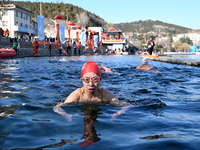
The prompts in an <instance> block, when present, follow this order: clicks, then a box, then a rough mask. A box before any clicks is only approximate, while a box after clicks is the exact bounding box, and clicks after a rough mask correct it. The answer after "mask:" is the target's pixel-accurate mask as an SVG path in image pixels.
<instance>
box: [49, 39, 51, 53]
mask: <svg viewBox="0 0 200 150" xmlns="http://www.w3.org/2000/svg"><path fill="white" fill-rule="evenodd" d="M49 55H50V56H51V42H49Z"/></svg>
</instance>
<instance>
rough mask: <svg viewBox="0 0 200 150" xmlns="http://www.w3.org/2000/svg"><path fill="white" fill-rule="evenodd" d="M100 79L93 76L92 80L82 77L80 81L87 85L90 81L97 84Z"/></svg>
mask: <svg viewBox="0 0 200 150" xmlns="http://www.w3.org/2000/svg"><path fill="white" fill-rule="evenodd" d="M99 79H100V77H99V76H94V77H92V78H90V77H82V78H81V80H82V81H84V82H85V83H89V82H90V81H91V80H92V82H93V83H97V82H98V81H99Z"/></svg>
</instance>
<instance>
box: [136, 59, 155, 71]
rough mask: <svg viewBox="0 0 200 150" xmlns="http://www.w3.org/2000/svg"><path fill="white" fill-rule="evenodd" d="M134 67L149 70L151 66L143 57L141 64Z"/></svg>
mask: <svg viewBox="0 0 200 150" xmlns="http://www.w3.org/2000/svg"><path fill="white" fill-rule="evenodd" d="M136 69H142V70H150V69H151V66H149V65H148V59H147V58H145V57H144V58H143V59H142V62H141V65H140V66H138V67H136Z"/></svg>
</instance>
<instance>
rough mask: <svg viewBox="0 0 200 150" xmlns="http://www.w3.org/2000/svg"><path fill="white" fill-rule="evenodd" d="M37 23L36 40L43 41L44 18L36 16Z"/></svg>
mask: <svg viewBox="0 0 200 150" xmlns="http://www.w3.org/2000/svg"><path fill="white" fill-rule="evenodd" d="M37 22H38V40H40V41H43V40H44V39H45V36H44V16H37Z"/></svg>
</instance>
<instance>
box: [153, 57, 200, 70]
mask: <svg viewBox="0 0 200 150" xmlns="http://www.w3.org/2000/svg"><path fill="white" fill-rule="evenodd" d="M150 59H151V60H154V61H161V62H166V63H172V64H183V65H190V66H196V67H200V60H197V59H189V58H188V59H187V58H184V59H178V58H174V57H172V56H159V57H158V58H150Z"/></svg>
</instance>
